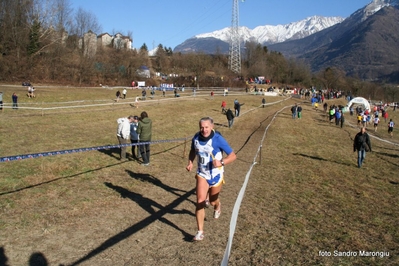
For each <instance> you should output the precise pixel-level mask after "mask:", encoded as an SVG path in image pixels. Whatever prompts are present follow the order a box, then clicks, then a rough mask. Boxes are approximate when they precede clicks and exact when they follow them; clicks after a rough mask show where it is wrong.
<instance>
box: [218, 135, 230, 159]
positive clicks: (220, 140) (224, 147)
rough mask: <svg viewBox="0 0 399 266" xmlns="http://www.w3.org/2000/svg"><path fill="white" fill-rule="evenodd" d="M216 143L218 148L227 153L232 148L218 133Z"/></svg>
mask: <svg viewBox="0 0 399 266" xmlns="http://www.w3.org/2000/svg"><path fill="white" fill-rule="evenodd" d="M217 143H218V148H219V149H220V150H221V151H223V152H224V153H226V154H227V155H229V154H230V153H232V152H233V149H232V148H231V147H230V145H229V144H228V143H227V141H226V140H225V139H224V138H223V137H222V136H221V135H218V140H217Z"/></svg>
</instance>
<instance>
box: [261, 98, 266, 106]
mask: <svg viewBox="0 0 399 266" xmlns="http://www.w3.org/2000/svg"><path fill="white" fill-rule="evenodd" d="M265 104H266V99H265V98H263V99H262V107H263V108H265Z"/></svg>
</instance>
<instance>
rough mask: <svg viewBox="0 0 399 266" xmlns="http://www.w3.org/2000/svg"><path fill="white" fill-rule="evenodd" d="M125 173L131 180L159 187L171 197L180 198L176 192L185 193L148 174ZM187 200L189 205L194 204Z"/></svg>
mask: <svg viewBox="0 0 399 266" xmlns="http://www.w3.org/2000/svg"><path fill="white" fill-rule="evenodd" d="M126 172H127V173H128V175H129V176H131V177H132V178H134V179H136V180H138V181H141V182H148V183H152V184H154V185H156V186H157V187H160V188H162V189H163V190H165V191H167V192H170V193H172V194H173V195H176V196H179V197H180V196H181V195H180V194H179V193H177V192H186V191H184V190H181V189H178V188H174V187H171V186H168V185H166V184H164V183H163V182H162V181H161V180H159V179H158V178H156V177H154V176H152V175H150V174H142V173H135V172H132V171H130V170H126ZM187 200H188V201H190V202H191V203H193V204H195V202H194V201H192V200H189V199H188V198H187Z"/></svg>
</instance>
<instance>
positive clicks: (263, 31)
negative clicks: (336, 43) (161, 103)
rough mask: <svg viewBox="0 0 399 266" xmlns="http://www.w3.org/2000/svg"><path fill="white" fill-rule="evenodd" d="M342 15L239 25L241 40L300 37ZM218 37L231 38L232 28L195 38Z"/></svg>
mask: <svg viewBox="0 0 399 266" xmlns="http://www.w3.org/2000/svg"><path fill="white" fill-rule="evenodd" d="M343 20H344V19H343V18H341V17H320V16H313V17H308V18H306V19H303V20H301V21H298V22H292V23H289V24H286V25H277V26H271V25H265V26H258V27H256V28H254V29H253V30H251V29H249V28H247V27H239V33H240V35H241V41H243V42H246V41H251V40H253V41H257V42H259V43H262V44H270V43H278V42H284V41H286V40H294V39H300V38H303V37H306V36H309V35H311V34H313V33H316V32H318V31H321V30H323V29H325V28H328V27H331V26H333V25H335V24H337V23H340V22H342V21H343ZM212 37H213V38H216V39H219V40H222V41H224V42H229V40H230V28H224V29H221V30H217V31H214V32H210V33H203V34H199V35H196V36H194V38H198V39H200V38H212Z"/></svg>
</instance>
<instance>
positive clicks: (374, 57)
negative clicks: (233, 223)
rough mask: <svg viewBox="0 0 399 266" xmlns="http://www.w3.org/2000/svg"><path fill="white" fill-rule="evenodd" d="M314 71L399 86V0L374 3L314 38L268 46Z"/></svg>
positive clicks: (315, 35) (382, 0) (378, 0)
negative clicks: (329, 69) (336, 70)
mask: <svg viewBox="0 0 399 266" xmlns="http://www.w3.org/2000/svg"><path fill="white" fill-rule="evenodd" d="M268 49H269V50H272V51H278V52H280V53H282V54H283V55H284V56H286V57H293V58H300V59H301V60H302V61H304V62H305V63H307V64H308V65H309V66H310V68H311V69H312V71H314V72H317V71H320V70H321V69H325V68H327V67H336V68H339V69H341V70H343V71H344V72H345V73H346V75H349V76H354V77H358V78H361V79H363V80H385V82H388V81H390V82H399V71H398V69H399V54H398V52H397V51H398V49H399V0H374V1H371V2H370V3H369V4H368V5H366V6H364V7H363V8H360V9H359V10H357V11H356V12H354V13H353V14H352V15H350V16H349V17H348V18H347V19H345V20H344V21H343V22H341V23H339V24H336V25H334V26H332V27H329V28H326V29H324V30H322V31H319V32H317V33H315V34H312V35H311V36H308V37H305V38H302V39H298V40H291V41H286V42H281V43H275V44H271V45H268Z"/></svg>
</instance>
